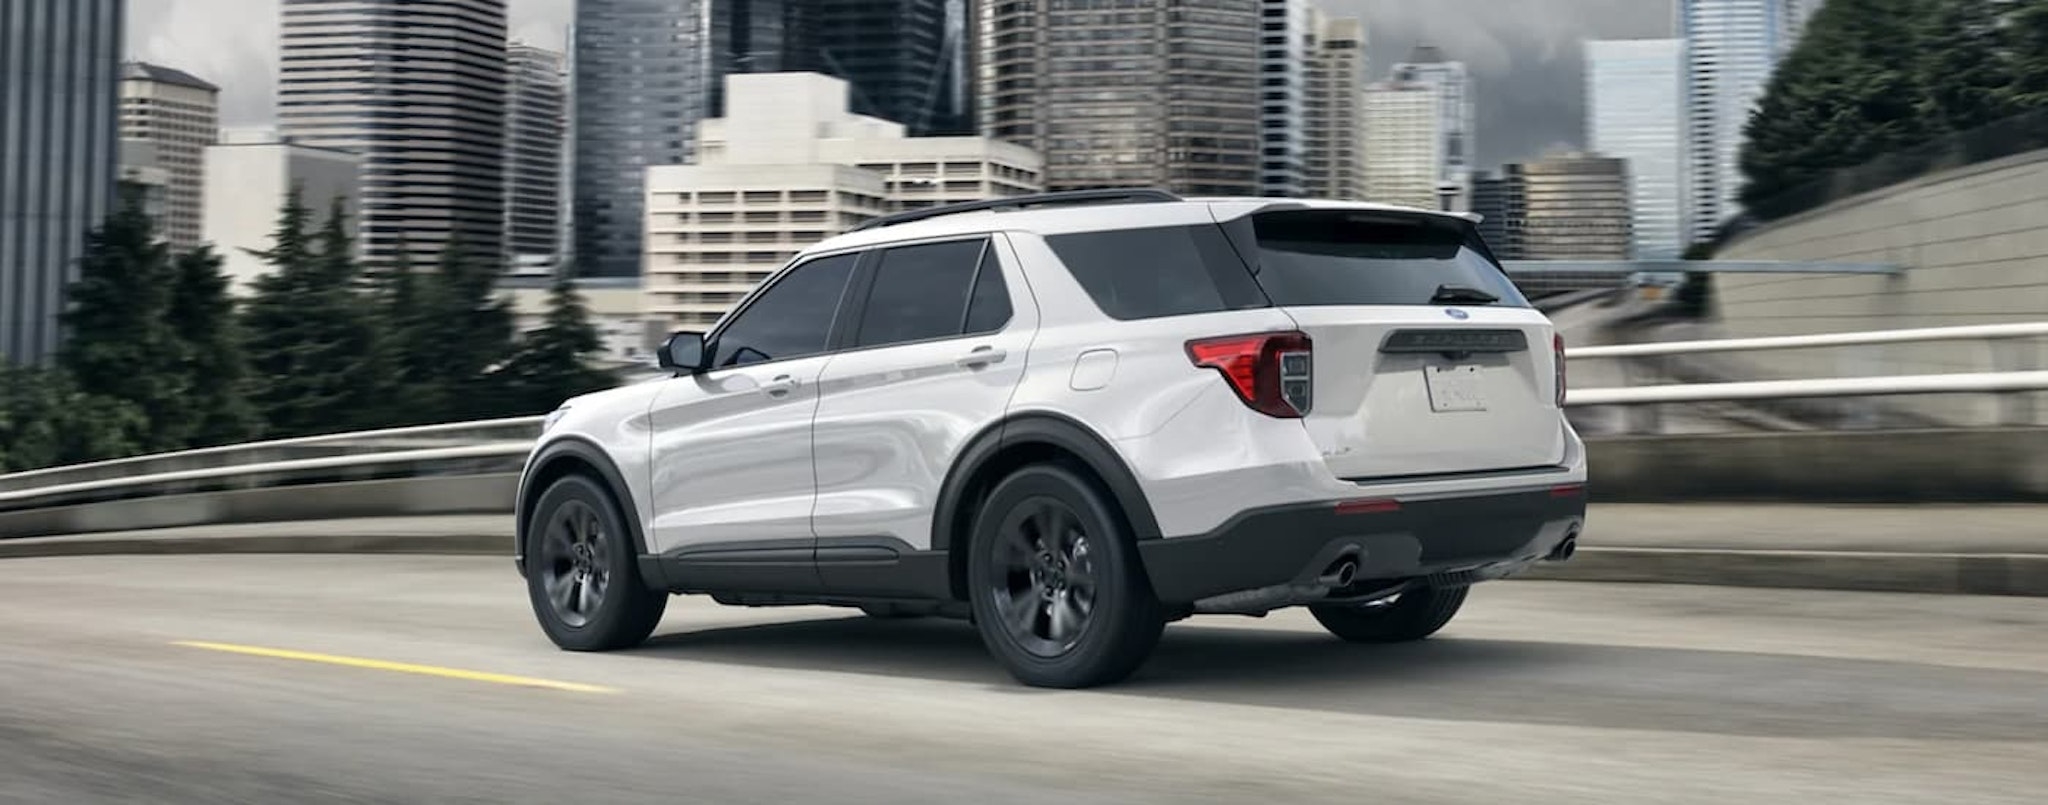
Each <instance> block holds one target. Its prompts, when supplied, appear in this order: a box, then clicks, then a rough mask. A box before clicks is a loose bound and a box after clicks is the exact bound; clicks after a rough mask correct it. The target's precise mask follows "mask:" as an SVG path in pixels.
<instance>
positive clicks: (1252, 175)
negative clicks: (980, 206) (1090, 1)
mask: <svg viewBox="0 0 2048 805" xmlns="http://www.w3.org/2000/svg"><path fill="white" fill-rule="evenodd" d="M1260 11H1261V8H1260V5H1259V4H1258V3H1257V2H1254V0H1133V1H1132V2H1120V3H1117V4H1115V7H1114V8H1113V9H1112V8H1095V7H1092V6H1089V5H1084V4H1079V3H1028V2H1013V1H1012V0H981V6H980V11H979V13H978V26H979V42H978V45H977V53H978V54H980V55H979V57H978V58H979V61H980V68H979V71H978V72H979V77H980V79H979V80H980V90H979V93H978V95H979V97H980V98H981V99H982V104H983V106H982V108H981V110H980V118H981V131H982V132H983V133H984V134H986V135H988V136H991V137H995V138H998V139H1002V140H1006V141H1009V142H1014V143H1018V144H1020V145H1024V146H1026V147H1029V148H1031V149H1032V150H1034V151H1036V152H1038V153H1039V154H1041V155H1042V156H1043V157H1044V158H1045V185H1046V189H1048V190H1077V189H1086V188H1101V187H1130V186H1147V187H1158V188H1162V189H1165V190H1168V191H1172V192H1179V193H1186V194H1193V195H1236V196H1246V195H1257V194H1258V193H1259V189H1260V170H1259V166H1260V160H1259V157H1260V148H1259V146H1260V143H1259V138H1260V128H1261V126H1260V115H1259V110H1260V104H1259V98H1260V95H1259V93H1260V87H1259V63H1260V58H1259V37H1260V35H1261V31H1260V27H1259V20H1260Z"/></svg>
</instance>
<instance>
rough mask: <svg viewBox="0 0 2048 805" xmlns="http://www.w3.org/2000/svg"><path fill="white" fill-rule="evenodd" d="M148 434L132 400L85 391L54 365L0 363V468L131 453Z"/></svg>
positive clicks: (139, 449) (12, 469)
mask: <svg viewBox="0 0 2048 805" xmlns="http://www.w3.org/2000/svg"><path fill="white" fill-rule="evenodd" d="M149 437H150V423H149V419H148V418H147V417H146V416H144V415H143V412H142V409H141V408H140V407H139V406H137V405H135V404H134V403H131V402H128V401H126V400H117V399H113V398H110V397H105V396H101V395H97V394H88V393H85V392H83V391H81V390H79V388H78V385H77V384H76V383H74V382H72V380H71V377H70V376H69V374H67V373H66V372H65V371H64V370H63V369H60V368H36V367H16V366H8V365H6V364H0V472H20V471H23V470H33V469H40V468H43V467H50V466H56V465H60V464H76V463H80V462H85V461H99V460H102V459H109V458H120V457H123V456H131V455H135V454H137V453H140V452H143V451H144V450H145V449H146V444H147V439H148V438H149Z"/></svg>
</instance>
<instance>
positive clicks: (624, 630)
mask: <svg viewBox="0 0 2048 805" xmlns="http://www.w3.org/2000/svg"><path fill="white" fill-rule="evenodd" d="M527 534H528V537H527V539H528V544H527V550H526V561H527V572H526V592H527V597H528V598H529V599H531V600H532V602H533V614H534V616H535V617H536V618H537V619H539V620H540V626H541V629H542V630H544V631H546V632H547V633H548V639H550V640H553V641H555V645H557V646H560V647H562V648H565V649H568V650H570V651H610V650H613V649H621V648H628V647H631V646H636V645H639V644H640V642H641V641H643V640H646V639H647V636H648V635H649V634H652V633H653V632H654V626H655V624H658V623H660V622H661V613H662V612H663V611H664V610H666V609H667V608H668V593H667V592H666V591H662V590H652V589H648V587H647V585H646V583H644V582H643V581H641V579H640V567H639V563H638V562H637V557H635V556H634V554H635V553H636V550H635V546H634V544H633V538H632V535H631V534H630V533H628V532H627V531H626V524H625V522H624V521H623V520H621V519H620V517H619V509H618V506H617V505H616V504H614V503H613V501H612V497H611V494H610V493H608V492H606V491H605V489H604V487H602V486H599V485H598V484H597V483H596V482H594V481H592V480H590V479H589V478H585V477H583V476H581V475H571V476H567V477H565V478H562V479H561V480H559V481H556V482H554V483H553V484H552V485H550V486H549V487H548V488H547V491H546V492H543V493H541V496H540V502H539V503H538V504H536V505H535V506H534V507H533V519H532V521H531V522H529V523H528V525H527Z"/></svg>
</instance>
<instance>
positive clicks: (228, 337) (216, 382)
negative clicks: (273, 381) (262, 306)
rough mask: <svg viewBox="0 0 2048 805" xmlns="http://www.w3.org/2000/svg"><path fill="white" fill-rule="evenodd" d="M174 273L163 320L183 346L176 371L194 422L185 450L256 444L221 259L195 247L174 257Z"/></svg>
mask: <svg viewBox="0 0 2048 805" xmlns="http://www.w3.org/2000/svg"><path fill="white" fill-rule="evenodd" d="M173 272H174V278H173V282H172V285H171V294H170V297H171V298H170V307H169V310H168V311H166V313H165V319H166V321H167V322H168V323H169V324H170V327H171V329H172V331H173V332H176V333H177V334H178V337H179V339H180V340H182V341H183V342H184V345H185V350H184V353H185V354H184V361H183V363H182V364H181V366H180V369H181V370H182V373H183V376H184V385H185V388H186V389H187V393H188V395H189V398H190V402H191V409H192V411H193V414H194V416H195V419H194V421H193V422H192V432H191V437H190V440H189V444H188V445H187V446H190V447H211V446H214V445H221V444H232V443H235V442H241V441H248V440H250V439H252V438H255V436H256V435H257V434H258V433H259V432H261V422H260V421H259V420H258V419H257V416H256V409H255V407H254V406H252V405H250V404H249V397H248V392H249V389H248V382H249V372H248V364H247V359H246V358H245V356H244V355H243V352H242V343H241V337H240V333H239V331H238V330H237V328H236V326H235V318H234V302H233V301H232V300H230V299H229V298H228V278H227V275H225V274H222V273H221V259H220V255H218V254H215V253H214V252H213V249H212V248H211V247H208V246H200V247H199V248H198V249H195V250H193V251H190V252H186V253H185V254H181V255H179V256H178V258H177V260H176V262H175V264H174V266H173Z"/></svg>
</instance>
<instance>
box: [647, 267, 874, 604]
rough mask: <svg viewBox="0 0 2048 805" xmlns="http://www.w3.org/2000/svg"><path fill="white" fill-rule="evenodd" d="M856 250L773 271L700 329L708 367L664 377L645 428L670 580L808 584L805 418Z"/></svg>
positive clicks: (813, 408) (659, 544)
mask: <svg viewBox="0 0 2048 805" xmlns="http://www.w3.org/2000/svg"><path fill="white" fill-rule="evenodd" d="M856 262H857V256H856V255H853V254H841V255H833V256H827V257H820V258H816V259H813V260H809V261H807V262H804V263H802V264H799V265H796V266H794V267H792V268H790V269H789V270H787V271H784V272H782V273H781V274H778V275H777V276H776V277H774V278H772V279H771V280H770V281H769V284H768V285H767V286H766V287H764V288H763V289H762V290H761V291H760V292H759V293H757V294H755V295H753V296H751V297H749V299H748V300H747V301H746V302H745V303H743V307H741V308H740V309H739V310H738V311H737V312H736V313H735V314H734V315H732V316H729V317H727V318H726V320H725V321H724V322H723V323H721V325H720V326H719V328H718V329H717V330H716V331H714V332H713V333H711V334H710V337H709V339H708V344H707V350H708V354H709V355H710V356H711V361H710V365H709V368H708V369H707V370H706V371H704V372H701V373H699V374H695V375H690V376H685V377H678V378H675V379H672V380H668V381H665V386H664V388H663V389H662V390H661V392H660V393H659V394H658V395H657V396H656V397H655V401H654V405H653V408H652V409H651V411H650V416H649V421H650V423H651V424H650V427H651V429H652V431H653V432H652V438H651V441H650V444H651V446H652V455H650V456H649V458H650V469H651V472H652V475H653V477H652V483H651V485H650V486H651V489H652V490H653V493H652V499H653V508H654V518H653V519H654V527H653V528H652V529H651V530H650V535H649V537H650V541H651V542H652V543H653V544H652V545H651V546H650V547H652V548H653V549H654V550H655V551H656V552H657V553H659V554H660V555H661V556H662V558H663V560H664V571H665V572H668V573H670V575H671V576H681V578H670V579H669V581H670V583H671V586H677V587H683V588H691V589H704V590H721V589H729V590H741V591H748V592H779V591H792V592H795V591H804V590H809V589H813V588H815V586H816V581H817V573H816V571H815V569H813V567H812V565H811V549H812V544H813V540H814V537H813V534H812V533H811V507H812V502H813V498H815V497H816V493H817V486H816V483H815V481H814V476H813V474H812V467H811V419H812V417H813V416H814V415H815V414H816V413H817V408H818V400H819V396H818V378H819V374H820V372H821V371H822V370H823V369H824V368H825V366H826V364H827V362H828V361H830V360H831V357H830V355H831V349H830V347H831V343H832V336H833V327H834V324H835V322H837V321H838V319H839V316H840V311H841V309H842V307H843V305H844V302H845V299H844V297H845V296H846V289H847V288H848V286H849V285H850V283H851V280H852V278H853V274H854V268H855V265H856Z"/></svg>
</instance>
